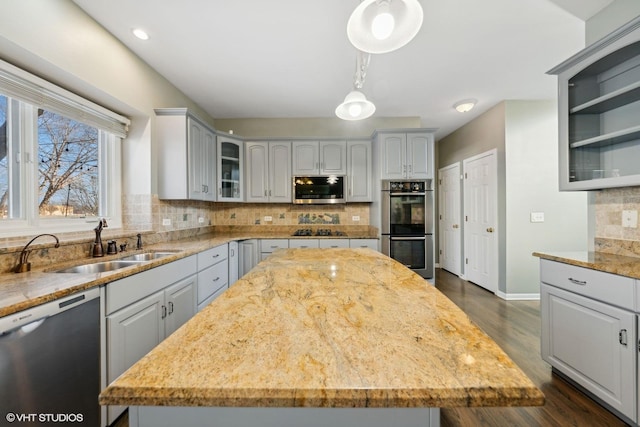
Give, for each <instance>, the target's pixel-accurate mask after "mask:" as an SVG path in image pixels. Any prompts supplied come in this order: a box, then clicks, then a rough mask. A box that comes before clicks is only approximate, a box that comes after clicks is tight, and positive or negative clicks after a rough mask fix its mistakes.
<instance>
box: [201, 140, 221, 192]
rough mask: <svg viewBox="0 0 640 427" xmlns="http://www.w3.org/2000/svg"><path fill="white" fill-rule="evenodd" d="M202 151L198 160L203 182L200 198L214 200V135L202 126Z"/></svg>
mask: <svg viewBox="0 0 640 427" xmlns="http://www.w3.org/2000/svg"><path fill="white" fill-rule="evenodd" d="M203 129H204V133H203V134H202V135H203V140H202V144H203V153H204V156H203V158H202V160H201V162H200V170H201V173H202V181H203V182H204V188H205V191H204V195H203V198H202V200H207V201H210V202H212V201H215V200H216V169H217V168H216V146H217V144H216V135H215V134H214V133H213V132H211V131H210V130H209V129H207V128H203Z"/></svg>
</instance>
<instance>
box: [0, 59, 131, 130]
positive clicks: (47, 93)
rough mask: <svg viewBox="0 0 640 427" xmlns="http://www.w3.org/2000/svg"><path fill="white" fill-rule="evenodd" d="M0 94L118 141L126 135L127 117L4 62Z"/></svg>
mask: <svg viewBox="0 0 640 427" xmlns="http://www.w3.org/2000/svg"><path fill="white" fill-rule="evenodd" d="M0 92H2V93H3V94H4V95H7V96H9V97H12V98H15V99H19V100H21V101H23V102H27V103H29V104H32V105H34V106H36V107H38V108H42V109H45V110H48V111H53V112H55V113H58V114H61V115H63V116H65V117H69V118H71V119H74V120H77V121H79V122H82V123H85V124H88V125H91V126H95V127H96V128H98V129H101V130H104V131H106V132H109V133H112V134H114V135H116V136H118V137H120V138H125V137H126V136H127V130H128V128H129V124H130V121H129V119H128V118H126V117H124V116H121V115H119V114H117V113H114V112H113V111H110V110H108V109H106V108H104V107H102V106H100V105H98V104H95V103H93V102H91V101H89V100H86V99H84V98H82V97H80V96H78V95H76V94H74V93H72V92H69V91H68V90H66V89H63V88H61V87H59V86H56V85H54V84H52V83H49V82H47V81H46V80H43V79H41V78H39V77H37V76H34V75H33V74H30V73H28V72H26V71H24V70H21V69H19V68H17V67H15V66H13V65H11V64H9V63H7V62H4V61H0Z"/></svg>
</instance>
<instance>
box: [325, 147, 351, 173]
mask: <svg viewBox="0 0 640 427" xmlns="http://www.w3.org/2000/svg"><path fill="white" fill-rule="evenodd" d="M319 149H320V160H319V161H320V174H321V175H344V174H346V173H347V143H346V141H320V143H319Z"/></svg>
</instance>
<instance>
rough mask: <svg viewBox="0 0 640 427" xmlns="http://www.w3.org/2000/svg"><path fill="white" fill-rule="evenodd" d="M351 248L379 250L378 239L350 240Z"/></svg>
mask: <svg viewBox="0 0 640 427" xmlns="http://www.w3.org/2000/svg"><path fill="white" fill-rule="evenodd" d="M349 247H350V248H368V249H373V250H374V251H377V250H379V249H378V239H349Z"/></svg>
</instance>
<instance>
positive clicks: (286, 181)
mask: <svg viewBox="0 0 640 427" xmlns="http://www.w3.org/2000/svg"><path fill="white" fill-rule="evenodd" d="M292 186H293V183H292V181H291V142H288V141H283V142H275V141H274V142H269V201H270V202H271V203H291V187H292Z"/></svg>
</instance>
